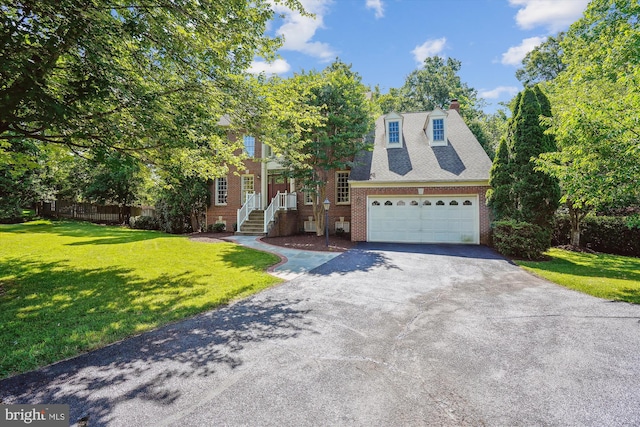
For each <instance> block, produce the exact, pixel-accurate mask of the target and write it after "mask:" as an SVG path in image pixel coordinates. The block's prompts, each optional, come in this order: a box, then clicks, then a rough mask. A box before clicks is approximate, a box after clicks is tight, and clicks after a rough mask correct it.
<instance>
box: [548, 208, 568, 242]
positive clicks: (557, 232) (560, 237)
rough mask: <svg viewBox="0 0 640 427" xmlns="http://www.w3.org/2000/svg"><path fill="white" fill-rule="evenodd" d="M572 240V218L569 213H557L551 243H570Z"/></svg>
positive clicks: (554, 218)
mask: <svg viewBox="0 0 640 427" xmlns="http://www.w3.org/2000/svg"><path fill="white" fill-rule="evenodd" d="M570 242H571V218H569V215H568V214H556V215H555V216H554V217H553V229H552V230H551V244H552V245H553V246H562V245H568V244H569V243H570Z"/></svg>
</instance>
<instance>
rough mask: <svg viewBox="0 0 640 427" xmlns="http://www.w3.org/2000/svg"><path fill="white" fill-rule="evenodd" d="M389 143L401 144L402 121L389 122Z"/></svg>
mask: <svg viewBox="0 0 640 427" xmlns="http://www.w3.org/2000/svg"><path fill="white" fill-rule="evenodd" d="M388 126H389V132H388V135H389V144H399V143H400V122H399V121H393V122H389V124H388Z"/></svg>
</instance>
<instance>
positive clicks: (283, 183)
mask: <svg viewBox="0 0 640 427" xmlns="http://www.w3.org/2000/svg"><path fill="white" fill-rule="evenodd" d="M288 188H289V185H288V184H287V179H286V178H285V177H284V176H283V175H269V181H268V189H267V193H268V194H269V200H268V201H267V204H269V203H271V200H273V198H274V197H276V194H278V191H279V192H281V193H284V192H286V191H287V190H288Z"/></svg>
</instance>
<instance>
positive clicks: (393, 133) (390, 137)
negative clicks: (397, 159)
mask: <svg viewBox="0 0 640 427" xmlns="http://www.w3.org/2000/svg"><path fill="white" fill-rule="evenodd" d="M402 120H403V117H402V116H401V115H400V114H398V113H394V112H391V113H389V114H387V115H386V116H384V138H385V142H386V144H387V148H402Z"/></svg>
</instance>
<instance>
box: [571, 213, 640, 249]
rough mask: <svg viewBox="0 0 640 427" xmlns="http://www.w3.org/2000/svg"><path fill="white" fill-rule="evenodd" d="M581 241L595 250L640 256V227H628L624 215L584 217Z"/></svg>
mask: <svg viewBox="0 0 640 427" xmlns="http://www.w3.org/2000/svg"><path fill="white" fill-rule="evenodd" d="M581 242H582V245H583V246H586V247H588V248H591V249H593V250H594V251H597V252H604V253H608V254H617V255H631V256H640V229H638V228H635V227H634V228H631V227H629V222H628V221H627V218H626V217H620V216H588V217H586V218H585V219H584V220H583V226H582V236H581Z"/></svg>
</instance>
